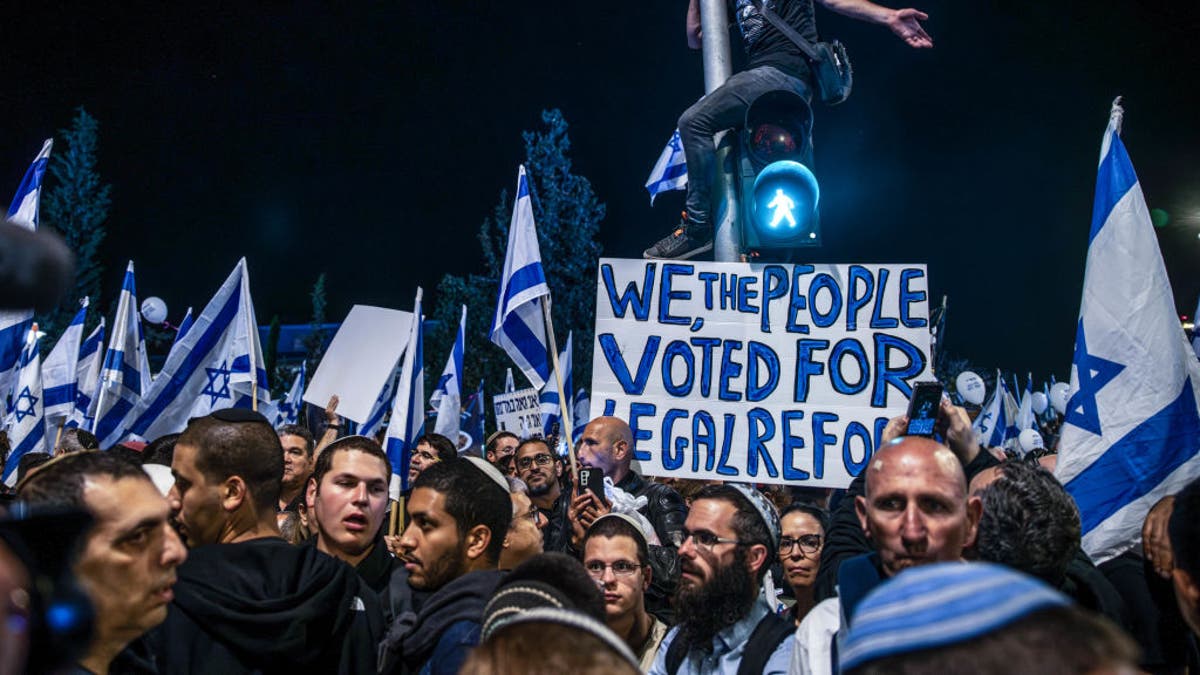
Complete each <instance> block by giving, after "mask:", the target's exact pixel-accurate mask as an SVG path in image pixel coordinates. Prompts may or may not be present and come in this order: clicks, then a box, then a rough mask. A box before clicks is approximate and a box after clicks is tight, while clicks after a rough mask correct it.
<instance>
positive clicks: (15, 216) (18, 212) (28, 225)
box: [0, 138, 54, 402]
mask: <svg viewBox="0 0 1200 675" xmlns="http://www.w3.org/2000/svg"><path fill="white" fill-rule="evenodd" d="M53 146H54V140H53V139H50V138H47V139H46V142H45V143H43V144H42V151H41V152H39V153H38V154H37V157H34V158H33V163H32V164H30V165H29V169H27V170H26V171H25V177H24V178H23V179H22V180H21V185H20V186H19V187H18V188H17V192H16V194H15V195H13V200H12V204H11V205H10V206H9V207H8V212H7V214H6V215H5V217H6V218H7V219H8V220H10V221H12V223H13V224H14V225H20V226H21V227H24V228H25V229H28V230H36V229H37V226H38V220H39V216H38V208H39V203H40V201H41V195H42V177H43V176H45V174H46V165H47V164H48V163H49V162H50V149H51V148H52V147H53ZM32 326H33V312H32V311H30V310H17V311H9V312H0V402H3V401H4V400H6V399H7V398H8V394H9V392H11V391H12V387H13V383H14V381H15V378H16V374H17V367H18V362H19V361H20V358H21V352H22V351H23V350H24V349H25V337H26V336H27V335H28V334H29V329H30V328H31V327H32Z"/></svg>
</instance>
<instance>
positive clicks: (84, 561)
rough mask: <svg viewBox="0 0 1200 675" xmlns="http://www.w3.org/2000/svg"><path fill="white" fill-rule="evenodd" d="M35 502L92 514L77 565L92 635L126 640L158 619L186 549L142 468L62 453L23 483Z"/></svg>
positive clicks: (25, 496)
mask: <svg viewBox="0 0 1200 675" xmlns="http://www.w3.org/2000/svg"><path fill="white" fill-rule="evenodd" d="M19 496H20V498H21V499H22V500H23V501H25V502H26V503H28V504H29V505H30V506H31V507H34V508H46V507H58V508H74V509H82V510H85V511H87V512H88V513H90V514H91V516H92V518H93V519H94V524H93V525H92V528H91V529H90V530H89V531H88V534H87V535H86V538H85V540H84V545H83V548H82V551H81V553H80V554H79V558H78V559H77V561H76V563H75V566H74V570H75V574H76V576H77V577H78V579H79V582H80V585H81V586H82V587H83V589H84V591H85V592H86V593H87V595H88V597H89V599H90V600H91V601H92V605H93V607H94V608H95V616H96V640H95V643H96V644H99V643H106V645H107V646H113V645H121V646H123V645H124V644H127V643H128V642H130V641H132V640H133V639H135V638H137V637H138V636H139V635H141V634H143V633H145V632H146V631H147V630H149V629H151V628H153V627H154V626H156V625H158V624H160V623H162V621H163V619H165V618H166V616H167V604H168V603H169V602H170V601H171V599H172V594H171V588H172V587H173V586H174V584H175V568H176V567H177V566H178V565H179V564H180V563H182V562H183V561H184V559H186V558H187V551H186V550H185V549H184V547H183V544H182V543H181V542H180V541H179V537H178V536H177V535H176V534H175V531H174V530H173V529H172V528H171V525H170V523H169V522H168V517H169V515H170V509H169V507H168V505H167V500H165V499H163V497H162V495H161V494H159V492H158V490H157V489H156V488H155V487H154V484H153V483H152V482H151V481H150V478H149V476H147V475H146V473H145V472H144V471H142V468H141V467H140V466H138V465H136V464H131V463H128V462H125V461H124V460H122V459H120V458H118V457H116V456H114V455H111V454H109V453H104V452H96V451H87V452H79V453H72V454H68V455H64V456H62V457H59V458H57V459H55V460H54V461H52V462H50V463H48V464H46V465H45V466H43V467H41V469H40V470H39V471H38V472H37V473H35V474H33V475H32V476H30V477H29V480H28V481H26V482H25V484H24V485H22V486H21V492H20V495H19Z"/></svg>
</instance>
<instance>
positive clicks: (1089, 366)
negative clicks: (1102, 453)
mask: <svg viewBox="0 0 1200 675" xmlns="http://www.w3.org/2000/svg"><path fill="white" fill-rule="evenodd" d="M1075 369H1076V371H1077V373H1078V376H1079V391H1076V392H1075V393H1074V394H1073V395H1072V396H1071V400H1069V401H1067V414H1066V421H1067V423H1068V424H1074V425H1075V426H1077V427H1079V428H1080V429H1083V430H1085V431H1090V432H1091V433H1093V434H1096V435H1097V436H1099V435H1100V413H1099V411H1097V410H1096V394H1097V393H1099V391H1100V390H1101V389H1103V388H1104V385H1106V384H1108V383H1109V382H1111V381H1112V379H1113V378H1114V377H1116V376H1117V375H1119V374H1120V373H1121V371H1122V370H1125V365H1124V364H1121V363H1116V362H1115V361H1109V360H1108V359H1102V358H1100V357H1098V356H1092V355H1091V354H1089V353H1088V350H1087V340H1086V339H1085V338H1084V335H1083V321H1082V320H1080V321H1079V328H1078V330H1076V332H1075Z"/></svg>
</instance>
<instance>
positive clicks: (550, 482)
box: [515, 443, 562, 497]
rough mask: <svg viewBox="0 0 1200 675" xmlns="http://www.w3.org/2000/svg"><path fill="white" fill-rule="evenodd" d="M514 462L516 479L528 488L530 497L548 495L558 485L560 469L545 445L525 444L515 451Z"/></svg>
mask: <svg viewBox="0 0 1200 675" xmlns="http://www.w3.org/2000/svg"><path fill="white" fill-rule="evenodd" d="M539 460H540V461H539ZM515 462H516V464H517V478H520V479H521V480H523V481H525V484H526V485H528V486H529V494H530V495H532V496H534V497H539V496H541V495H545V494H549V493H550V492H552V491H553V489H554V486H555V485H557V484H558V477H559V475H560V474H561V472H562V469H561V468H560V467H559V465H558V462H556V461H554V453H553V452H551V451H550V447H549V446H547V445H546V444H545V443H526V444H525V445H524V446H523V447H522V448H521V449H520V450H518V451H517V458H516V460H515Z"/></svg>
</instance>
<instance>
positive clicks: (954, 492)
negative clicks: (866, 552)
mask: <svg viewBox="0 0 1200 675" xmlns="http://www.w3.org/2000/svg"><path fill="white" fill-rule="evenodd" d="M866 471H867V479H866V494H865V496H863V497H857V498H855V507H856V509H857V511H858V519H859V522H860V523H861V524H862V528H863V530H864V531H865V532H866V533H867V536H868V537H869V538H870V539H871V540H872V541H873V542H874V543H875V548H876V550H877V551H878V552H879V558H880V562H881V563H882V566H883V572H884V575H885V576H889V577H890V576H893V575H895V574H896V573H898V572H900V571H901V570H903V569H905V568H908V567H912V566H914V565H924V564H927V563H931V562H939V561H948V560H960V559H961V558H962V552H963V549H964V548H966V547H967V546H970V545H971V544H972V543H973V542H974V541H975V530H976V527H977V526H978V524H979V514H980V510H981V506H980V502H979V498H978V497H968V496H967V480H966V477H965V476H964V474H963V470H962V466H961V465H960V464H959V462H958V458H956V457H955V456H954V453H952V452H950V449H949V448H947V447H946V446H944V445H941V444H940V443H938V442H937V441H934V440H932V439H929V438H923V437H920V436H904V437H901V438H899V439H897V440H895V441H893V442H892V443H889V444H886V445H884V446H883V447H882V448H880V449H879V451H878V452H877V453H876V454H875V456H873V457H872V458H871V463H870V464H869V465H868V466H867V469H866Z"/></svg>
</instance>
